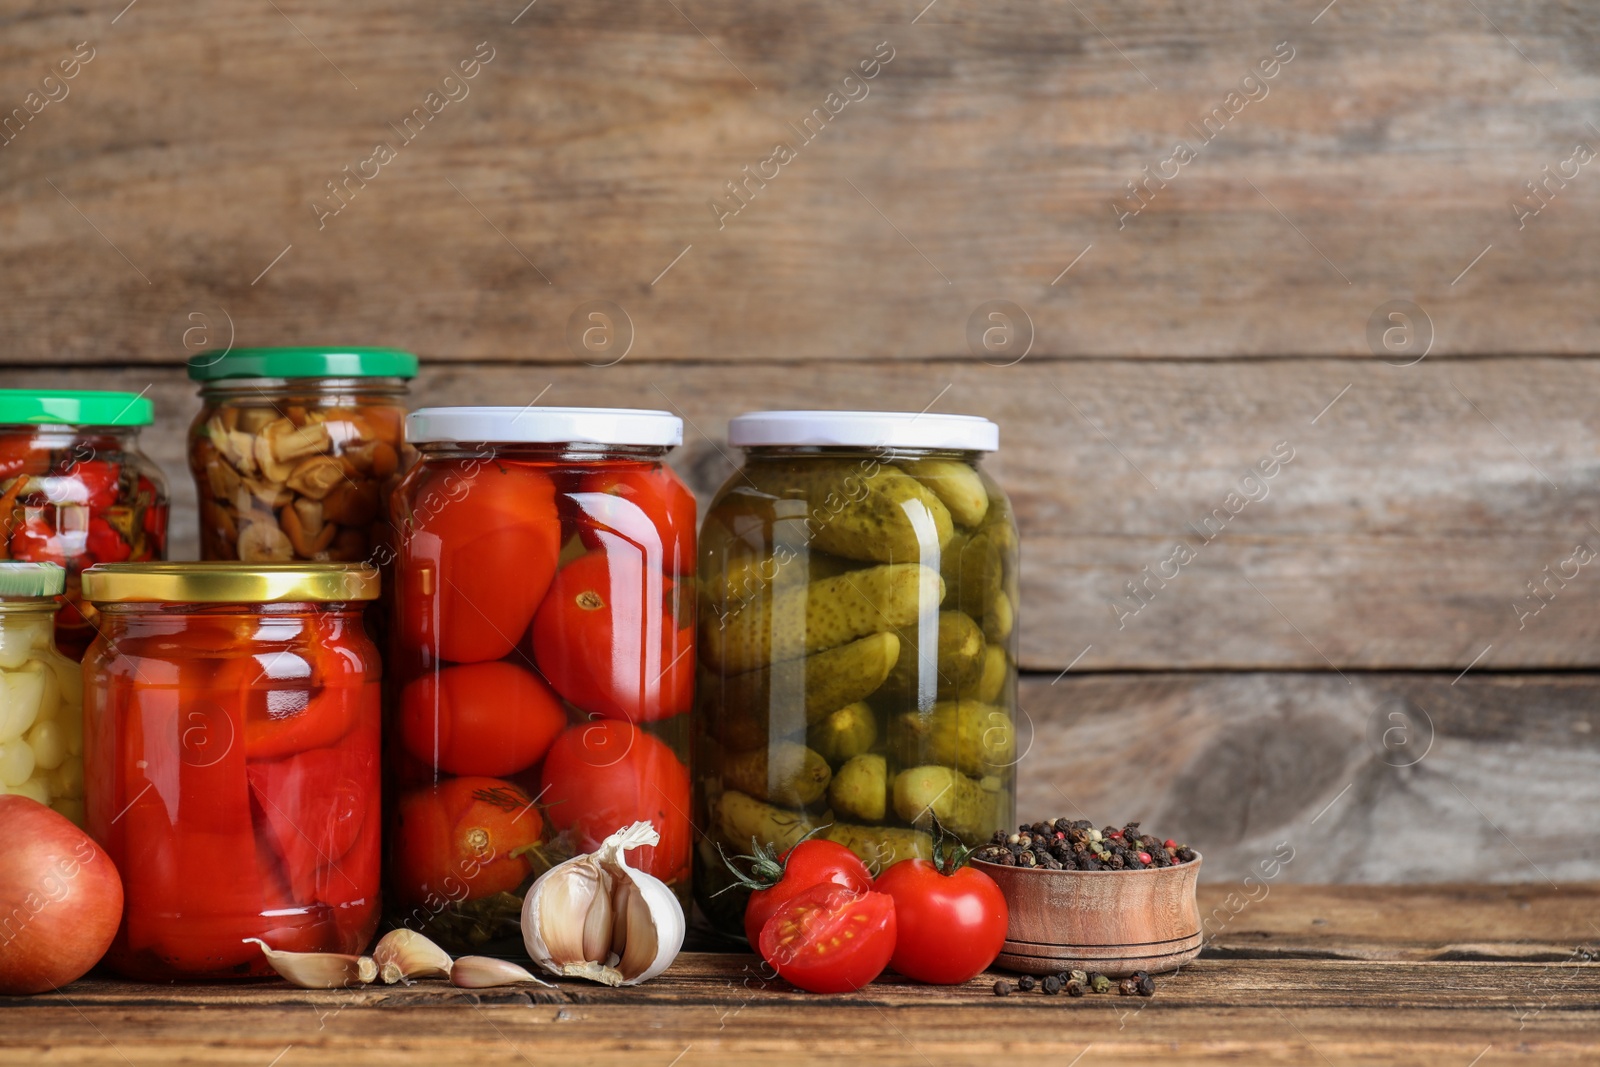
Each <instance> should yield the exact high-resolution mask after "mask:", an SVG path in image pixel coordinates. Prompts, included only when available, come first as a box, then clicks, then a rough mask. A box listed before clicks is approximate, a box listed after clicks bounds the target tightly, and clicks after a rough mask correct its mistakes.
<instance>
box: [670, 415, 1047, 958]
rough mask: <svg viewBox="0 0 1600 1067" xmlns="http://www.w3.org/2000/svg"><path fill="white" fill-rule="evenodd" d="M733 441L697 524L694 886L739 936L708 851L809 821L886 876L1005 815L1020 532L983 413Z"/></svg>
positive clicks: (735, 902)
mask: <svg viewBox="0 0 1600 1067" xmlns="http://www.w3.org/2000/svg"><path fill="white" fill-rule="evenodd" d="M728 441H729V443H730V444H732V445H734V446H735V447H740V448H743V449H744V452H745V458H744V463H743V466H742V468H741V469H740V470H739V471H738V472H736V473H735V474H734V475H733V477H732V478H730V479H729V480H728V482H727V484H726V485H724V486H723V487H722V490H721V491H720V492H719V493H718V494H717V496H716V498H715V500H713V502H712V504H711V508H710V510H709V511H708V512H707V514H706V520H705V523H704V524H703V526H702V528H701V532H700V595H701V605H700V634H699V637H700V640H699V645H698V647H699V650H700V651H699V658H700V683H699V695H698V705H697V717H698V728H697V730H696V732H695V736H696V748H695V753H694V766H695V779H696V781H695V787H696V798H695V802H696V807H697V811H698V817H699V825H701V826H704V827H706V828H707V830H708V835H707V836H706V838H705V839H704V840H703V841H702V842H701V843H700V846H699V847H700V851H701V856H700V862H699V863H697V865H696V881H695V897H696V900H697V901H698V902H699V904H700V907H701V909H702V910H703V911H704V912H705V914H706V915H707V917H708V918H709V919H710V920H711V921H712V923H713V924H714V925H715V926H716V927H717V928H718V929H720V930H723V931H724V932H726V933H729V934H733V935H736V936H737V935H740V934H742V932H743V926H742V923H743V914H744V905H745V901H746V900H747V899H748V895H747V893H746V892H745V891H744V889H743V888H741V887H739V886H736V885H735V884H734V883H735V879H734V878H733V876H732V875H731V874H730V872H729V870H728V868H727V866H726V865H725V864H724V862H723V860H722V858H721V856H720V855H719V854H718V846H721V849H722V850H723V851H725V852H727V853H728V854H729V855H733V854H741V853H742V854H748V853H750V851H751V848H752V843H754V844H755V845H758V846H764V847H771V848H772V849H774V850H776V851H777V852H783V851H785V850H787V849H788V848H789V847H791V846H793V845H794V844H795V843H796V842H797V841H799V840H800V839H801V838H802V837H803V836H805V835H806V834H808V833H817V834H821V835H824V836H826V837H827V838H829V839H831V840H833V841H837V842H839V843H840V844H843V845H845V846H847V847H848V848H850V849H851V850H853V851H854V852H856V854H857V855H859V856H860V857H861V858H862V859H863V860H864V861H866V862H867V864H868V865H869V866H871V867H886V866H888V865H889V864H890V863H893V862H895V861H896V860H899V859H904V858H906V857H908V856H922V857H926V856H928V855H929V854H930V851H931V846H932V843H933V837H932V836H931V835H932V834H933V833H936V832H938V831H939V830H940V829H942V830H943V831H944V832H946V833H948V834H951V835H953V836H955V837H958V838H960V839H961V840H962V841H963V842H965V843H966V844H968V845H977V844H979V843H980V842H982V841H984V840H986V839H987V838H988V837H989V836H990V835H991V834H992V833H993V832H994V831H995V829H996V828H999V827H1004V826H1008V825H1011V824H1012V823H1013V822H1014V821H1015V814H1014V813H1015V799H1014V778H1015V775H1014V768H1015V764H1016V762H1017V759H1018V750H1017V737H1016V734H1017V731H1016V727H1015V715H1014V713H1015V708H1016V685H1017V668H1016V664H1017V622H1016V620H1017V531H1016V525H1015V522H1014V520H1013V517H1012V513H1011V505H1010V503H1009V501H1007V499H1006V495H1005V493H1004V492H1002V491H1001V489H1000V487H999V485H998V484H996V483H995V481H994V479H992V478H991V477H989V475H988V474H987V473H985V472H984V470H983V469H982V467H981V465H980V460H981V458H982V457H983V456H984V455H985V454H986V453H990V452H993V451H994V450H995V449H996V448H997V447H998V445H999V430H998V428H997V427H996V426H995V424H994V423H992V422H989V421H988V420H986V419H981V418H976V417H973V416H967V415H934V414H929V413H923V414H920V415H919V414H916V413H912V412H880V411H770V412H760V413H756V414H749V415H741V416H739V417H738V418H736V419H734V420H733V421H732V423H731V424H730V425H729V428H728ZM730 888H731V891H727V892H725V891H724V890H730Z"/></svg>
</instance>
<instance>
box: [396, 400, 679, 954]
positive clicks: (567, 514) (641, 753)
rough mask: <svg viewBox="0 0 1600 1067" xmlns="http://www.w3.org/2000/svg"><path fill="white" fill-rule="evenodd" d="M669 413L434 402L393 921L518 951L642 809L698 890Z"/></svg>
mask: <svg viewBox="0 0 1600 1067" xmlns="http://www.w3.org/2000/svg"><path fill="white" fill-rule="evenodd" d="M682 433H683V430H682V423H681V422H680V421H679V420H678V419H677V418H675V417H674V416H672V415H670V414H668V413H666V412H662V411H636V410H628V409H605V408H541V407H526V408H497V407H472V408H425V409H422V410H420V411H417V412H416V413H414V414H413V415H411V417H410V418H409V419H408V420H407V425H406V434H407V437H408V439H409V440H410V442H411V443H412V444H413V445H414V446H415V447H416V448H417V451H418V462H417V464H416V466H414V467H413V468H412V469H411V471H410V473H409V474H407V475H406V478H405V480H404V481H403V482H402V483H401V486H400V488H399V490H398V491H397V492H396V493H395V497H394V512H393V521H394V525H395V527H396V538H397V549H396V552H397V554H396V562H395V577H394V589H393V598H392V599H393V603H394V617H393V632H392V634H391V642H392V644H393V645H394V652H393V654H392V656H391V662H392V668H393V669H392V671H391V679H392V680H393V682H394V687H393V690H392V691H391V694H390V709H389V720H388V727H387V730H386V733H385V741H386V744H387V758H388V771H389V774H388V777H387V779H386V781H387V783H388V785H389V787H390V793H391V795H390V797H389V823H388V833H387V835H386V836H385V850H386V859H385V874H386V883H385V885H386V890H385V902H386V903H385V907H386V909H387V911H388V918H389V921H390V922H391V923H393V924H395V925H397V926H399V925H404V926H408V927H410V928H412V929H416V930H420V931H423V932H425V933H426V934H427V935H428V936H429V937H431V938H433V939H434V940H435V941H437V942H438V943H439V944H441V945H443V946H444V947H445V948H446V949H447V950H450V951H453V952H480V953H481V952H506V953H519V954H520V953H521V952H522V939H521V935H520V933H519V932H518V922H519V918H520V913H521V908H522V895H521V894H522V893H523V892H524V891H525V890H526V889H527V886H528V885H529V883H530V882H531V881H532V879H533V878H534V877H536V876H537V875H539V874H542V873H543V872H544V871H545V870H547V869H548V868H549V867H550V866H551V865H552V864H554V863H556V862H559V861H560V860H562V859H565V858H567V857H569V856H571V855H574V854H578V853H587V852H592V851H594V850H595V849H596V848H597V847H598V846H599V844H600V842H601V841H603V840H604V839H605V838H606V837H607V836H608V835H609V834H611V833H612V832H613V831H615V830H617V829H619V828H621V827H623V826H627V825H629V824H631V823H634V822H637V821H640V820H648V821H650V822H651V823H654V824H655V827H656V830H657V831H658V832H659V833H660V835H661V840H660V843H659V844H657V845H654V846H651V847H647V848H639V849H636V850H634V851H632V852H630V853H629V860H630V862H631V863H632V864H633V865H634V866H636V867H639V868H642V869H644V870H647V871H649V872H650V873H651V874H654V875H655V876H657V877H659V878H661V879H663V880H664V881H666V882H667V883H668V884H669V885H672V886H673V887H674V888H675V890H676V891H677V892H678V894H679V896H680V898H681V899H682V900H684V901H687V899H688V892H689V888H688V882H689V859H690V853H691V836H692V834H693V832H694V831H693V829H692V828H691V825H690V821H689V803H690V801H689V771H688V769H687V767H686V764H685V760H686V756H687V752H688V744H689V711H690V707H691V704H692V703H693V687H694V651H693V649H694V607H695V604H694V597H693V594H692V592H691V590H692V585H693V569H694V558H695V550H694V545H695V501H694V497H693V496H692V495H691V494H690V492H689V490H688V489H687V488H686V487H685V486H684V484H683V482H681V481H680V480H679V479H678V476H677V475H676V474H675V473H674V472H673V471H672V468H670V467H668V466H667V465H666V463H665V462H664V459H665V457H666V455H667V453H668V452H669V451H670V450H671V449H672V448H673V446H675V445H677V444H678V443H679V442H680V441H681V440H682Z"/></svg>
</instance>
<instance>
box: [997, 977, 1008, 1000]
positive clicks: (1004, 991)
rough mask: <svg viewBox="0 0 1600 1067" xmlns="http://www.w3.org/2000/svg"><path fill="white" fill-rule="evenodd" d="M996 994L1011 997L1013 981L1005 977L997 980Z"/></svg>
mask: <svg viewBox="0 0 1600 1067" xmlns="http://www.w3.org/2000/svg"><path fill="white" fill-rule="evenodd" d="M994 995H995V996H997V997H1009V996H1010V995H1011V983H1010V982H1007V981H1006V980H1004V979H1001V980H1000V981H998V982H996V983H995V984H994Z"/></svg>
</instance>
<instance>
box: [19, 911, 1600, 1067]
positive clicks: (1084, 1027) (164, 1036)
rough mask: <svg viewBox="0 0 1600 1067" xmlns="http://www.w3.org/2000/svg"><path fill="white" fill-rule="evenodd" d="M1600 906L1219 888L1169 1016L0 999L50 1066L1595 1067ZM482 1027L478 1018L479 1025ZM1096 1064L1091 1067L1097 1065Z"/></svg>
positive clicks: (565, 996) (703, 988)
mask: <svg viewBox="0 0 1600 1067" xmlns="http://www.w3.org/2000/svg"><path fill="white" fill-rule="evenodd" d="M1597 895H1600V892H1597V887H1596V886H1595V885H1593V884H1586V885H1578V886H1572V887H1569V888H1568V889H1566V890H1565V891H1563V892H1560V893H1557V892H1553V891H1550V890H1547V889H1545V888H1543V887H1531V886H1529V887H1506V888H1495V887H1485V886H1459V885H1457V886H1439V887H1426V888H1424V887H1372V886H1317V887H1308V886H1286V885H1280V886H1272V887H1267V888H1263V887H1262V886H1261V885H1259V884H1256V885H1251V886H1244V885H1238V884H1230V883H1221V884H1212V885H1202V886H1201V888H1200V908H1201V913H1202V915H1203V916H1204V917H1205V918H1204V920H1203V921H1204V925H1205V931H1206V935H1207V938H1206V940H1207V944H1206V947H1205V949H1204V950H1203V951H1202V954H1201V957H1200V958H1199V959H1198V960H1196V961H1194V962H1193V963H1191V964H1189V965H1187V966H1185V967H1184V968H1183V969H1182V971H1180V972H1178V973H1174V974H1168V975H1161V976H1159V977H1158V978H1157V979H1156V990H1155V996H1154V997H1152V998H1150V999H1144V998H1138V997H1134V998H1128V997H1119V996H1116V995H1111V996H1086V997H1082V998H1072V997H1067V996H1054V997H1051V996H1046V995H1044V994H1043V993H1040V992H1033V993H1021V992H1018V993H1015V994H1013V995H1012V996H1010V997H1007V998H1005V999H1000V998H997V997H995V996H994V994H993V992H992V988H991V987H992V983H993V982H994V980H995V978H996V975H995V974H994V973H989V974H984V975H980V976H979V977H977V978H974V979H973V980H972V981H970V982H968V983H966V984H965V985H960V986H928V985H920V984H918V983H915V982H911V981H908V980H906V979H903V978H900V977H898V976H896V975H893V974H886V975H884V976H883V977H882V978H880V979H879V980H878V981H876V982H873V983H872V984H871V985H869V986H867V987H865V988H864V989H861V990H859V991H858V992H855V993H850V994H843V995H837V994H836V995H827V994H824V995H816V994H804V993H799V992H798V991H795V990H793V989H792V988H790V987H789V986H788V984H787V983H785V982H783V981H781V980H776V981H769V980H764V979H763V977H762V973H761V970H760V968H759V967H758V966H757V964H758V961H757V960H756V959H755V957H753V956H750V955H748V954H743V953H709V952H685V953H684V954H683V955H681V956H679V957H678V959H677V961H676V962H675V963H674V964H673V965H672V967H671V968H669V969H668V970H667V971H666V972H665V973H664V974H662V975H661V976H660V977H658V978H655V979H652V980H651V981H649V982H647V983H645V984H643V985H640V986H634V987H630V988H626V989H607V988H605V987H604V986H599V985H594V984H592V983H587V982H583V981H580V980H578V979H562V980H560V981H559V982H558V983H557V988H554V989H543V988H501V989H485V990H463V989H453V988H451V987H450V986H448V985H445V984H444V983H441V982H438V981H423V982H419V983H416V984H414V985H411V986H409V987H407V986H399V985H396V986H368V987H366V988H363V989H358V990H302V989H295V988H293V987H291V986H289V985H288V984H287V983H283V982H276V983H274V982H265V983H243V984H240V983H235V984H233V985H217V984H211V985H188V986H182V985H180V986H164V987H159V986H158V987H152V986H144V985H136V984H131V983H127V982H116V981H108V980H106V979H103V978H97V977H96V978H88V979H84V980H81V981H78V982H75V983H73V984H72V985H70V986H68V987H66V988H65V989H63V990H61V991H59V992H55V993H47V994H43V995H41V996H37V997H13V998H5V999H4V1000H0V1018H3V1019H4V1020H5V1022H6V1024H7V1047H8V1049H9V1050H12V1051H13V1052H14V1054H15V1055H18V1056H25V1057H26V1058H27V1062H29V1063H36V1064H67V1063H73V1064H76V1063H84V1062H103V1061H105V1060H108V1059H109V1060H111V1061H112V1062H118V1063H128V1064H146V1063H149V1064H168V1063H177V1062H184V1063H187V1062H205V1063H228V1064H240V1065H244V1067H260V1065H261V1064H264V1063H267V1062H269V1061H270V1060H271V1059H272V1058H273V1057H274V1056H276V1057H278V1058H279V1059H280V1060H281V1061H283V1062H284V1063H285V1064H299V1063H329V1064H338V1065H345V1064H367V1063H372V1064H387V1063H393V1062H394V1061H395V1060H396V1059H397V1058H405V1057H407V1056H409V1057H412V1058H416V1059H419V1060H425V1062H428V1063H435V1064H441V1065H456V1064H473V1065H477V1064H483V1063H507V1064H517V1063H521V1064H526V1063H539V1064H545V1063H576V1062H581V1063H585V1064H636V1063H639V1062H641V1061H648V1062H652V1063H663V1064H664V1063H669V1062H673V1061H674V1060H675V1059H676V1061H677V1062H681V1063H682V1064H684V1065H685V1067H693V1065H694V1064H697V1063H705V1062H720V1063H747V1062H751V1061H753V1060H756V1059H759V1060H760V1061H761V1062H762V1063H771V1064H777V1065H793V1064H829V1063H836V1062H839V1061H840V1060H841V1059H842V1060H847V1061H850V1062H855V1061H860V1060H862V1059H863V1058H867V1057H870V1059H871V1062H873V1063H883V1064H894V1065H900V1064H905V1065H908V1067H926V1065H927V1064H930V1063H939V1064H951V1065H956V1064H962V1065H965V1064H986V1063H993V1062H994V1060H995V1056H996V1054H997V1053H1003V1054H1006V1055H1010V1056H1025V1057H1028V1058H1031V1059H1041V1060H1046V1061H1047V1062H1051V1063H1058V1062H1059V1063H1069V1062H1071V1061H1072V1059H1073V1057H1077V1058H1079V1059H1081V1060H1083V1061H1084V1062H1086V1063H1093V1062H1107V1061H1108V1060H1111V1061H1115V1062H1130V1063H1185V1064H1219V1065H1220V1064H1240V1063H1249V1064H1304V1063H1329V1064H1335V1063H1337V1064H1343V1063H1361V1064H1369V1065H1374V1067H1376V1065H1380V1064H1404V1065H1406V1067H1418V1065H1426V1067H1462V1065H1464V1064H1467V1063H1469V1062H1471V1061H1472V1060H1473V1058H1474V1057H1477V1059H1478V1060H1479V1061H1480V1062H1482V1063H1483V1064H1484V1065H1485V1067H1493V1065H1495V1064H1497V1063H1502V1062H1511V1057H1513V1056H1515V1057H1518V1058H1519V1060H1521V1059H1526V1058H1527V1057H1529V1056H1533V1057H1536V1058H1537V1062H1539V1063H1541V1064H1543V1063H1572V1064H1588V1063H1593V1062H1594V1059H1595V1055H1596V1050H1597V1048H1600V1026H1597V1023H1600V1008H1597V1006H1596V1004H1597V1000H1596V998H1597V995H1600V968H1597V967H1596V966H1595V964H1594V962H1593V961H1594V959H1595V954H1596V950H1597V945H1596V940H1595V936H1596V933H1597V930H1596V927H1595V924H1594V921H1593V919H1592V916H1593V914H1594V910H1595V905H1596V898H1597ZM467 1009H471V1010H467ZM1091 1049H1092V1054H1090V1050H1091Z"/></svg>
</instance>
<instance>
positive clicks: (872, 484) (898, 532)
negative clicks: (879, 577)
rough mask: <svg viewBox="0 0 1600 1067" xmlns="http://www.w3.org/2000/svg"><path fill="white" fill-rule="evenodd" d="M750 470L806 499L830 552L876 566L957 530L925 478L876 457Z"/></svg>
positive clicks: (776, 490) (778, 490) (816, 532)
mask: <svg viewBox="0 0 1600 1067" xmlns="http://www.w3.org/2000/svg"><path fill="white" fill-rule="evenodd" d="M745 475H746V476H747V477H748V478H749V479H750V481H751V482H752V483H753V484H754V485H755V486H756V488H758V489H760V490H762V491H764V492H770V493H772V494H773V495H774V496H780V497H781V496H785V495H788V496H796V495H799V496H802V497H804V499H805V500H806V502H807V504H809V506H810V509H811V511H810V530H811V541H812V544H814V545H815V546H816V547H817V548H818V549H820V550H821V551H823V552H831V553H833V554H834V555H837V556H844V557H845V558H847V559H857V560H864V561H867V562H872V563H893V562H895V561H896V560H916V559H920V558H921V557H922V555H923V554H924V552H925V551H926V550H927V549H928V548H930V547H932V546H933V545H938V546H940V547H943V546H944V544H945V543H946V542H948V541H949V540H950V535H951V532H952V531H953V530H954V529H955V527H954V525H953V523H952V522H951V518H950V509H949V508H947V507H945V505H944V503H943V502H942V501H940V499H939V497H938V496H937V495H936V494H935V493H934V492H933V491H932V490H930V489H928V488H927V487H926V486H924V485H923V484H922V483H921V482H919V481H917V480H916V479H915V478H913V477H911V476H910V475H909V474H906V473H905V472H904V471H902V470H899V469H897V468H895V467H889V466H884V465H882V464H880V463H878V462H877V461H876V460H873V459H870V458H868V459H863V460H834V461H828V462H824V461H818V460H814V459H810V460H806V461H805V462H804V463H803V464H794V465H766V464H750V465H749V466H748V467H746V468H745Z"/></svg>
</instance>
